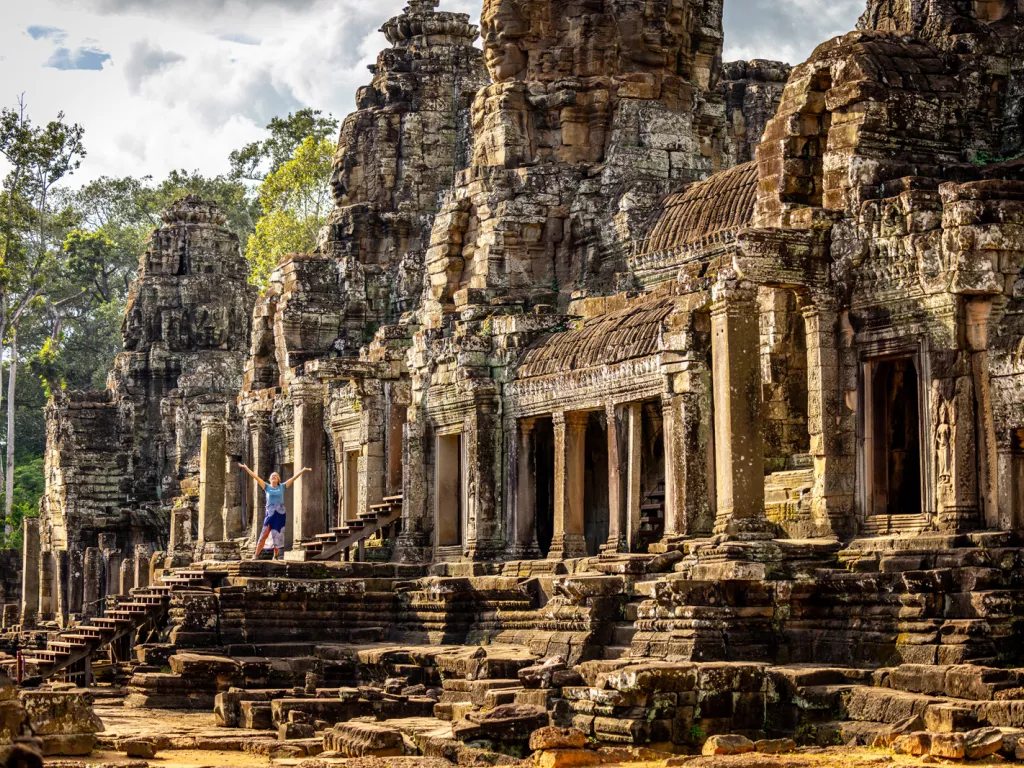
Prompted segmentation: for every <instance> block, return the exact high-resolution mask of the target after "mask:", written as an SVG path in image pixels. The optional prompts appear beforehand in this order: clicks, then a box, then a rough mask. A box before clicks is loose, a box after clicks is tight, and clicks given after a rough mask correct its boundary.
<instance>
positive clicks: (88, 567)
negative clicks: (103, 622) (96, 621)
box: [82, 547, 107, 616]
mask: <svg viewBox="0 0 1024 768" xmlns="http://www.w3.org/2000/svg"><path fill="white" fill-rule="evenodd" d="M83 568H84V573H83V574H82V575H83V605H82V615H83V616H99V614H100V613H101V611H100V608H101V606H100V601H101V600H103V597H104V596H105V595H106V593H107V574H106V569H105V567H104V564H103V550H101V549H100V548H99V547H88V548H87V549H86V550H85V563H84V566H83Z"/></svg>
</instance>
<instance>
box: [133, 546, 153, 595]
mask: <svg viewBox="0 0 1024 768" xmlns="http://www.w3.org/2000/svg"><path fill="white" fill-rule="evenodd" d="M152 555H153V548H152V547H150V546H143V545H140V546H137V547H136V548H135V588H136V589H143V588H145V587H148V586H149V561H150V558H151V557H152Z"/></svg>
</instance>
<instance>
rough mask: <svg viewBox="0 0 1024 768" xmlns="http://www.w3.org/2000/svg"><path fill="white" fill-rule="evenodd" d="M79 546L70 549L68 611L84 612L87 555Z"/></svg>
mask: <svg viewBox="0 0 1024 768" xmlns="http://www.w3.org/2000/svg"><path fill="white" fill-rule="evenodd" d="M84 554H85V553H84V552H82V550H80V549H78V548H77V547H75V548H73V549H69V550H68V613H69V614H70V613H75V614H79V613H81V612H82V599H83V592H84V589H85V573H84V571H85V557H84Z"/></svg>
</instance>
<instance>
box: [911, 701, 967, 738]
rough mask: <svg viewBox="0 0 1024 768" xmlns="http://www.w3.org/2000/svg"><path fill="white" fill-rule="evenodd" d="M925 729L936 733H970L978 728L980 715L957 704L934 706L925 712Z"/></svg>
mask: <svg viewBox="0 0 1024 768" xmlns="http://www.w3.org/2000/svg"><path fill="white" fill-rule="evenodd" d="M924 727H925V730H929V731H935V732H936V733H956V732H958V731H969V730H971V729H973V728H977V727H978V714H977V712H975V711H974V710H973V709H969V708H968V707H958V706H956V705H955V704H932V705H931V706H929V707H928V708H927V709H926V710H925V711H924ZM915 730H916V729H915Z"/></svg>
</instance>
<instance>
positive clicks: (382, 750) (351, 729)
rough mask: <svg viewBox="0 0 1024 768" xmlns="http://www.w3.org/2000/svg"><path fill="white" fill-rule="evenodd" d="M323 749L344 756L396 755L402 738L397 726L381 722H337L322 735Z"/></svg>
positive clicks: (400, 751)
mask: <svg viewBox="0 0 1024 768" xmlns="http://www.w3.org/2000/svg"><path fill="white" fill-rule="evenodd" d="M324 749H325V750H328V751H332V752H338V753H340V754H342V755H345V756H346V757H397V756H399V755H402V754H404V752H405V748H404V740H403V739H402V733H401V731H399V730H398V729H397V728H392V727H390V726H387V725H384V724H382V723H364V722H349V723H338V724H337V725H336V726H334V728H333V729H332V730H331V731H329V732H328V733H327V734H325V735H324Z"/></svg>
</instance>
